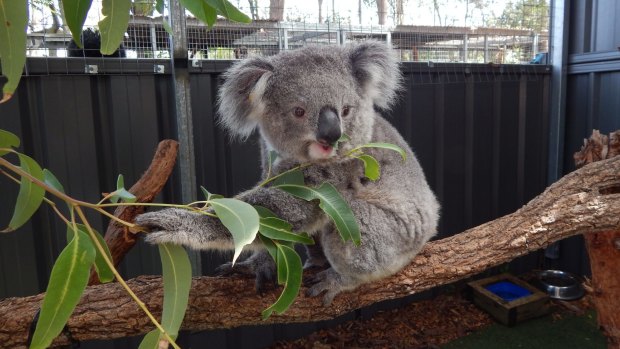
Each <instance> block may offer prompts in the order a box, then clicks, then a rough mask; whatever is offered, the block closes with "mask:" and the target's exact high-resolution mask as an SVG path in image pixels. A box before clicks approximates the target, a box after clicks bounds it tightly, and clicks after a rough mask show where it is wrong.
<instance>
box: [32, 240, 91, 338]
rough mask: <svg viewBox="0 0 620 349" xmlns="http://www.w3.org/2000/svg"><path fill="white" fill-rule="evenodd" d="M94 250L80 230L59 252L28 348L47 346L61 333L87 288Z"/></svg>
mask: <svg viewBox="0 0 620 349" xmlns="http://www.w3.org/2000/svg"><path fill="white" fill-rule="evenodd" d="M95 254H96V253H95V247H94V246H93V244H92V242H91V240H90V238H89V237H88V235H86V234H85V233H84V232H82V231H77V232H76V234H75V236H74V238H73V240H71V242H70V243H69V244H68V245H67V246H66V247H65V249H64V250H63V251H62V252H61V253H60V255H59V256H58V259H57V260H56V263H54V267H53V268H52V274H51V275H50V281H49V284H48V285H47V291H46V293H45V297H44V298H43V304H42V306H41V314H40V315H39V321H38V322H37V327H36V329H35V331H34V335H33V337H32V344H31V346H30V348H33V349H37V348H47V347H48V346H49V345H50V344H51V343H52V341H53V340H54V338H56V337H57V336H58V334H60V332H61V331H62V329H63V328H64V326H65V324H66V323H67V320H68V319H69V316H71V313H72V312H73V309H75V306H76V305H77V303H78V301H79V300H80V297H81V296H82V293H83V292H84V289H85V288H86V284H87V283H88V277H89V275H90V267H91V266H92V264H93V261H94V260H95Z"/></svg>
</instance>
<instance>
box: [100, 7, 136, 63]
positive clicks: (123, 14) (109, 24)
mask: <svg viewBox="0 0 620 349" xmlns="http://www.w3.org/2000/svg"><path fill="white" fill-rule="evenodd" d="M130 7H131V1H130V0H103V4H102V7H101V14H102V15H103V16H104V18H103V19H102V20H101V21H99V31H100V32H101V53H102V54H104V55H111V54H113V53H114V51H116V49H118V47H119V46H120V44H121V42H122V41H123V38H124V36H125V31H126V30H127V24H128V23H129V8H130Z"/></svg>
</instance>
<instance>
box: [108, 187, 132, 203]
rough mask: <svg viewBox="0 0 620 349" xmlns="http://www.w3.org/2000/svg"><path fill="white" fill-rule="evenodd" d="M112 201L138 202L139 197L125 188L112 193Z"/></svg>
mask: <svg viewBox="0 0 620 349" xmlns="http://www.w3.org/2000/svg"><path fill="white" fill-rule="evenodd" d="M111 194H112V195H111V196H110V201H111V202H113V203H117V202H119V201H121V202H136V200H138V198H136V196H135V195H133V194H132V193H130V192H128V191H127V190H126V189H125V188H121V189H117V190H115V191H113V192H112V193H111Z"/></svg>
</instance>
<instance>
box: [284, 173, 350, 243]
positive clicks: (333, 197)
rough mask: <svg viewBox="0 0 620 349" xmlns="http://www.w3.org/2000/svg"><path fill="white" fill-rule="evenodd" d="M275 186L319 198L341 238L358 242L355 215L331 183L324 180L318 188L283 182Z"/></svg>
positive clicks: (289, 191) (307, 198)
mask: <svg viewBox="0 0 620 349" xmlns="http://www.w3.org/2000/svg"><path fill="white" fill-rule="evenodd" d="M276 188H279V189H282V190H284V191H285V192H287V193H289V194H291V195H293V196H296V197H298V198H301V199H304V200H307V201H310V200H315V199H318V200H320V203H319V207H321V209H323V211H324V212H325V213H326V214H327V215H328V216H329V217H330V218H331V219H332V221H333V222H334V224H335V225H336V229H338V232H339V233H340V236H341V237H342V240H344V241H348V240H352V241H353V243H354V244H355V245H359V244H360V240H361V238H360V228H359V225H358V224H357V221H356V219H355V215H353V211H351V207H349V204H348V203H347V202H346V201H345V200H344V199H343V198H342V196H341V195H340V193H338V191H337V190H336V188H334V186H333V185H331V184H330V183H327V182H326V183H323V184H322V185H321V186H320V187H318V188H310V187H306V186H302V185H294V184H283V185H279V186H277V187H276Z"/></svg>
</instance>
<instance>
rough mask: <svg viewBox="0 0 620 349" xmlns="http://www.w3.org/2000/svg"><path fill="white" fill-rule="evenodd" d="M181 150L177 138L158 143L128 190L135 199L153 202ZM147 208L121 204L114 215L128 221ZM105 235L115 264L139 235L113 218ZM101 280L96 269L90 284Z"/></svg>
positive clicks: (91, 276) (130, 247) (131, 246)
mask: <svg viewBox="0 0 620 349" xmlns="http://www.w3.org/2000/svg"><path fill="white" fill-rule="evenodd" d="M178 149H179V143H178V142H177V141H173V140H171V139H166V140H163V141H161V142H159V145H158V146H157V150H156V151H155V155H154V156H153V160H151V165H150V166H149V168H148V169H147V170H146V172H144V174H143V175H142V177H140V179H139V180H138V181H137V182H136V184H134V185H133V186H132V187H131V188H130V189H129V192H130V193H132V194H133V195H135V196H136V202H151V201H153V199H154V198H155V196H157V194H159V192H160V191H161V190H162V188H163V187H164V185H165V184H166V182H167V181H168V177H170V174H171V173H172V170H173V169H174V163H175V162H176V158H177V151H178ZM144 209H145V207H144V206H119V207H118V208H117V209H116V210H115V211H114V216H116V217H118V218H120V219H122V220H124V221H126V222H133V220H134V218H135V217H136V216H137V215H139V214H140V213H144ZM104 238H105V242H106V243H107V244H108V247H109V248H110V254H111V255H112V260H113V261H114V265H115V266H117V265H118V264H119V263H120V262H121V261H122V260H123V258H124V257H125V255H126V254H127V252H129V250H131V249H132V248H133V246H134V245H135V244H136V241H137V237H136V234H134V233H132V232H130V231H129V230H128V229H127V227H125V226H121V225H120V224H118V223H116V222H114V221H110V223H109V224H108V229H107V230H106V232H105V237H104ZM98 283H99V278H98V277H97V274H96V273H95V271H94V270H93V272H92V273H91V275H90V281H89V285H93V284H98Z"/></svg>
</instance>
